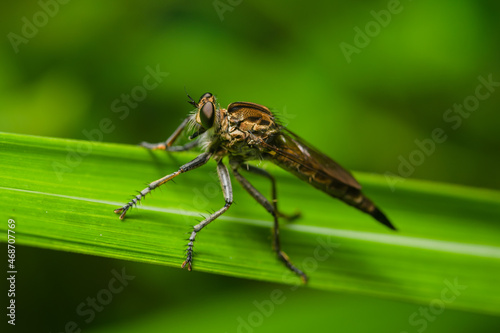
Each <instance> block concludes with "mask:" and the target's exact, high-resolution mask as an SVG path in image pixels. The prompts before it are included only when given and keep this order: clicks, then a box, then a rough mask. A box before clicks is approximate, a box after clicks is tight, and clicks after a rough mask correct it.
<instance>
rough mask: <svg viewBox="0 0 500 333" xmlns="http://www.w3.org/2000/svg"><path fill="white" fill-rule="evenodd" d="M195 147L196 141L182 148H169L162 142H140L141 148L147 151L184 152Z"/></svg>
mask: <svg viewBox="0 0 500 333" xmlns="http://www.w3.org/2000/svg"><path fill="white" fill-rule="evenodd" d="M197 145H198V140H194V141H190V142H188V143H186V144H185V145H183V146H170V147H168V146H167V145H165V143H164V142H160V143H148V142H141V146H142V147H144V148H148V149H152V150H157V149H161V150H166V151H186V150H190V149H192V148H194V147H196V146H197Z"/></svg>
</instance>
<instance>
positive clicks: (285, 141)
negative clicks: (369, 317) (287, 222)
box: [114, 93, 395, 282]
mask: <svg viewBox="0 0 500 333" xmlns="http://www.w3.org/2000/svg"><path fill="white" fill-rule="evenodd" d="M188 97H189V99H190V101H188V102H189V103H190V104H192V105H193V106H194V107H196V110H195V111H194V112H193V113H192V114H190V115H189V116H188V117H187V118H186V119H184V121H183V122H182V123H181V124H180V125H179V127H178V128H177V129H176V130H175V131H174V133H173V134H172V135H171V136H170V137H169V138H168V139H167V140H166V141H165V142H161V143H157V144H151V143H147V142H143V143H141V145H142V146H143V147H146V148H149V149H161V150H167V151H184V150H189V149H191V148H194V147H196V146H199V147H201V149H202V150H203V153H201V154H200V155H198V157H196V158H195V159H194V160H192V161H191V162H189V163H186V164H185V165H183V166H181V167H180V168H179V170H177V171H175V172H173V173H171V174H169V175H167V176H165V177H163V178H160V179H158V180H156V181H154V182H152V183H151V184H149V185H148V187H146V188H145V189H144V190H142V191H140V192H139V194H137V195H136V196H134V198H133V199H132V200H131V201H130V202H128V203H127V204H126V205H124V206H123V207H121V208H118V209H116V210H115V211H114V212H115V213H117V214H120V219H123V218H124V217H125V214H126V213H127V211H128V209H129V208H130V207H132V206H134V205H136V204H137V203H138V202H139V201H140V200H141V199H142V198H144V196H146V195H147V194H148V193H149V192H151V191H152V190H154V189H155V188H157V187H158V186H160V185H163V184H165V183H166V182H168V181H169V180H172V179H174V178H175V177H177V176H178V175H180V174H181V173H184V172H187V171H190V170H193V169H196V168H198V167H200V166H202V165H204V164H205V163H207V162H208V161H209V160H210V159H211V158H213V159H214V160H215V161H216V162H217V173H218V176H219V179H220V183H221V186H222V191H223V193H224V200H225V204H224V207H222V208H221V209H219V210H218V211H216V212H214V213H213V214H211V215H210V216H208V217H207V218H206V219H204V220H203V221H201V222H200V223H198V224H197V225H195V226H194V227H193V231H192V233H191V235H190V237H189V242H188V244H187V250H186V260H185V261H184V262H183V263H182V268H184V267H186V266H187V268H188V270H191V268H192V263H193V243H194V241H195V238H196V235H197V233H198V232H200V231H201V229H203V228H204V227H205V226H206V225H208V224H209V223H210V222H212V221H214V220H215V219H217V218H218V217H219V216H221V215H222V214H224V212H226V211H227V210H228V209H229V207H230V206H231V204H232V203H233V190H232V185H231V179H230V177H229V172H228V169H227V167H226V165H225V164H224V162H223V158H224V157H226V156H227V157H228V158H229V166H230V168H231V170H232V173H233V175H234V177H235V178H236V180H237V181H238V182H239V183H240V184H241V186H243V188H244V189H245V190H246V191H247V192H248V193H249V194H250V195H251V196H252V197H253V198H254V199H255V200H257V201H258V202H259V203H260V204H261V205H262V206H263V207H264V208H265V209H266V210H267V211H268V212H269V213H270V214H271V215H272V216H273V219H274V228H273V248H274V251H276V254H277V256H278V258H279V259H280V260H281V261H283V262H284V264H285V265H286V266H287V267H288V268H289V269H290V270H292V271H293V272H295V273H296V274H297V275H299V276H300V277H301V279H302V280H303V281H304V282H307V275H306V274H305V273H304V272H302V271H301V270H300V269H299V268H297V267H296V266H295V265H294V264H292V262H291V261H290V259H289V258H288V256H287V255H286V254H285V252H283V251H282V250H281V246H280V240H279V225H278V217H287V215H285V214H282V213H281V212H280V211H279V210H278V207H277V199H276V184H275V179H274V177H273V176H272V175H271V174H270V173H268V172H267V171H266V170H264V169H261V168H258V167H256V166H253V165H251V164H247V161H251V160H259V161H260V160H269V161H271V162H273V163H275V164H277V165H279V166H280V167H281V168H283V169H285V170H287V171H289V172H291V173H293V174H294V175H295V176H297V177H298V178H300V179H302V180H304V181H306V182H307V183H309V184H311V185H312V186H314V187H316V188H317V189H319V190H321V191H323V192H325V193H327V194H329V195H330V196H332V197H335V198H338V199H340V200H342V201H344V202H345V203H347V204H348V205H351V206H353V207H355V208H357V209H359V210H361V211H362V212H365V213H367V214H369V215H371V216H373V217H374V218H375V219H376V220H377V221H379V222H381V223H382V224H384V225H385V226H387V227H389V228H391V229H393V230H395V227H394V226H393V225H392V224H391V222H390V221H389V220H388V219H387V217H386V216H385V215H384V213H382V211H381V210H380V209H378V208H377V207H376V206H375V205H374V204H373V202H372V201H371V200H370V199H368V198H367V197H366V196H364V195H363V193H362V192H361V185H360V184H359V183H358V182H357V181H356V179H354V177H353V176H352V175H351V174H350V173H349V171H347V170H345V169H344V168H342V167H341V166H340V165H339V164H337V163H336V162H334V161H333V160H332V159H330V158H329V157H327V156H326V155H324V154H322V153H320V152H319V151H318V150H316V149H314V148H312V147H311V146H310V145H308V144H306V143H305V142H304V141H303V140H302V139H301V138H299V137H298V136H297V135H296V134H294V133H293V132H291V131H290V130H288V129H285V128H284V127H283V126H282V125H280V123H279V122H278V121H277V119H276V117H275V116H274V115H273V114H272V113H271V111H269V109H268V108H267V107H265V106H262V105H259V104H255V103H250V102H234V103H231V104H229V106H228V107H227V109H222V108H220V106H219V105H218V103H217V101H216V99H215V96H213V95H212V94H211V93H206V94H203V95H202V96H201V98H200V100H199V102H198V103H196V102H195V101H194V100H193V99H192V98H191V97H190V96H189V95H188ZM186 128H188V129H189V128H192V131H193V134H192V135H191V136H189V139H190V140H192V141H190V142H189V143H187V144H186V145H184V146H174V145H173V144H174V143H175V141H176V139H177V138H178V137H179V136H180V134H181V133H182V132H183V131H184V130H185V129H186ZM240 170H244V171H247V172H250V173H254V174H258V175H260V176H263V177H266V178H268V179H269V180H270V181H271V200H270V201H269V200H268V199H266V197H264V195H262V194H261V193H260V192H259V191H258V190H257V189H256V188H255V187H254V186H253V185H252V184H250V182H249V181H248V180H247V179H246V178H244V177H243V176H242V175H241V174H240Z"/></svg>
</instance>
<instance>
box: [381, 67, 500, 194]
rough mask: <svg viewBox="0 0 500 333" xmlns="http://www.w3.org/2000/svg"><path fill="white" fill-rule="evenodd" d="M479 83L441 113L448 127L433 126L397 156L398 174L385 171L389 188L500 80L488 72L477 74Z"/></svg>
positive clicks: (419, 162)
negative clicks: (472, 90) (422, 137)
mask: <svg viewBox="0 0 500 333" xmlns="http://www.w3.org/2000/svg"><path fill="white" fill-rule="evenodd" d="M477 80H478V81H479V84H478V85H477V86H476V88H475V89H474V93H473V94H471V95H469V96H467V97H465V98H464V100H463V102H462V103H461V104H457V103H455V104H453V107H452V108H449V109H447V110H446V111H445V112H444V113H443V116H442V117H443V121H444V123H445V124H446V126H448V127H449V128H448V129H443V128H442V127H436V128H434V129H433V130H432V131H431V133H430V135H429V136H428V137H427V138H424V139H422V140H419V139H415V140H414V143H415V146H416V148H415V149H414V150H412V151H411V152H410V153H409V154H407V155H405V156H403V155H399V156H398V161H399V165H398V174H397V175H396V174H394V173H392V172H389V171H386V172H385V179H386V181H387V183H388V184H389V187H390V188H391V191H392V192H394V191H395V190H396V185H397V184H398V183H401V182H404V181H405V180H406V178H408V177H410V176H411V175H412V174H413V173H414V172H415V170H416V168H417V167H419V166H421V165H422V164H423V163H424V162H425V161H426V160H427V158H429V157H430V156H431V155H432V154H434V153H435V152H436V149H437V145H439V144H442V143H444V142H446V140H447V139H448V134H447V133H449V132H450V130H453V131H456V130H458V129H459V128H460V126H462V123H463V121H464V119H468V118H469V117H470V116H471V115H472V114H473V113H474V112H475V111H477V110H478V109H479V107H480V105H481V102H482V101H485V100H487V99H488V98H489V97H490V96H491V95H492V94H493V93H494V92H495V90H496V87H500V82H496V81H493V74H489V75H488V76H487V78H485V77H483V76H478V78H477Z"/></svg>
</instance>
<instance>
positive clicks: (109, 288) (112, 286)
mask: <svg viewBox="0 0 500 333" xmlns="http://www.w3.org/2000/svg"><path fill="white" fill-rule="evenodd" d="M111 275H112V277H111V279H109V281H108V283H107V284H106V286H105V287H104V288H103V289H101V290H99V291H98V292H97V293H96V294H95V295H91V296H89V297H87V298H86V299H85V300H84V301H82V302H81V303H80V304H78V305H77V306H76V308H75V312H76V314H77V315H78V319H77V321H74V320H70V321H68V322H66V323H65V324H64V328H63V330H61V331H58V332H61V333H69V332H71V333H81V332H82V325H83V324H84V323H85V324H86V325H88V324H90V323H91V322H92V321H94V319H95V317H96V315H97V313H101V312H102V311H103V310H104V309H105V308H106V307H107V306H109V305H110V304H111V302H112V301H113V299H114V297H115V296H117V295H118V294H120V293H121V292H122V291H123V290H124V289H125V287H127V286H128V284H129V282H130V281H132V280H133V279H135V276H133V275H128V274H127V273H126V272H125V267H123V268H122V271H121V272H118V271H117V270H115V269H112V270H111ZM81 321H83V322H81Z"/></svg>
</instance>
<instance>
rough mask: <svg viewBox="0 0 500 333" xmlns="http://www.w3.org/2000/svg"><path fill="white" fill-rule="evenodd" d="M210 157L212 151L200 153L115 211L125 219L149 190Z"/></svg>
mask: <svg viewBox="0 0 500 333" xmlns="http://www.w3.org/2000/svg"><path fill="white" fill-rule="evenodd" d="M210 157H211V154H210V153H203V154H201V155H198V157H196V158H195V159H194V160H192V161H191V162H189V163H186V164H184V165H183V166H181V167H180V168H179V170H177V171H176V172H174V173H171V174H169V175H166V176H165V177H162V178H160V179H158V180H155V181H154V182H152V183H151V184H149V185H148V187H146V188H145V189H144V190H142V191H140V192H139V194H137V195H136V196H135V197H134V198H133V199H132V200H130V201H129V202H128V203H127V204H126V205H124V206H123V207H120V208H117V209H115V210H114V212H115V213H116V214H120V213H121V214H120V220H123V218H124V217H125V214H126V213H127V210H128V209H129V208H130V207H132V206H134V205H137V202H139V201H140V200H141V199H142V198H144V197H145V196H146V194H148V193H149V192H151V191H152V190H154V189H155V188H157V187H158V186H161V185H163V184H165V183H166V182H168V181H169V180H171V179H173V178H175V177H177V176H178V175H180V174H181V173H184V172H187V171H189V170H193V169H196V168H198V167H200V166H202V165H204V164H205V163H207V162H208V160H209V159H210Z"/></svg>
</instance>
